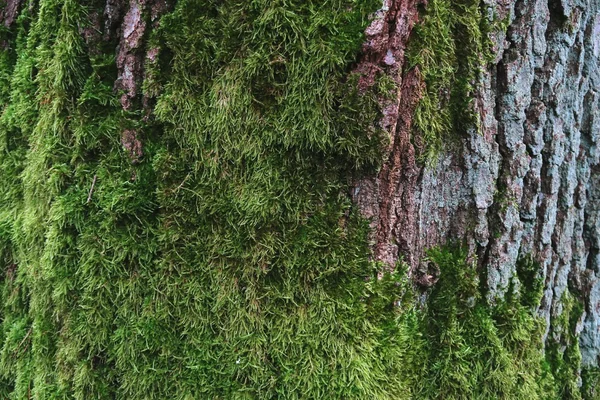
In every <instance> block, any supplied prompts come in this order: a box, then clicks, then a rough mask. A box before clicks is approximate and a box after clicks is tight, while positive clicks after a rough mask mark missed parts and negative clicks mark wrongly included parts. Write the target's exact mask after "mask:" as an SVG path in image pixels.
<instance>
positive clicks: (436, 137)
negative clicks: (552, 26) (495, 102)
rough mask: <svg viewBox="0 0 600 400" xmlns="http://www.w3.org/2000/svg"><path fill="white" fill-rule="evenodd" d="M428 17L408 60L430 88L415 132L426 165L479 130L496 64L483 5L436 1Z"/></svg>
mask: <svg viewBox="0 0 600 400" xmlns="http://www.w3.org/2000/svg"><path fill="white" fill-rule="evenodd" d="M422 16H423V20H422V23H421V24H419V25H418V26H417V27H416V28H415V32H414V34H413V37H412V39H411V42H410V44H409V51H408V58H409V65H410V66H411V67H413V68H414V67H418V68H419V70H420V72H421V74H422V76H423V80H424V81H425V84H426V90H425V93H424V95H423V97H422V99H421V100H420V102H419V104H418V106H417V109H416V111H415V117H414V125H413V126H414V129H416V130H417V131H418V132H419V134H420V135H421V136H422V138H423V146H424V147H423V148H422V154H421V157H422V159H423V160H429V161H432V160H435V159H436V157H437V155H438V154H439V153H440V152H441V151H442V149H443V148H444V146H447V144H448V143H449V142H452V139H454V138H456V137H460V135H462V134H463V133H464V132H465V131H466V130H467V129H470V128H476V129H478V127H479V117H478V115H477V112H476V110H475V108H474V104H473V98H474V97H475V89H476V85H477V83H478V81H479V77H480V73H481V70H482V68H484V67H485V64H486V63H487V62H488V60H489V58H490V53H491V44H490V40H489V38H488V31H489V25H490V24H489V22H488V21H487V19H486V17H485V16H484V14H483V12H482V9H481V2H480V1H479V0H431V1H429V2H428V3H427V6H426V8H425V10H424V12H423V13H422Z"/></svg>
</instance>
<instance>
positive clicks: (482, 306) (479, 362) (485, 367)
mask: <svg viewBox="0 0 600 400" xmlns="http://www.w3.org/2000/svg"><path fill="white" fill-rule="evenodd" d="M429 260H430V261H431V262H434V263H435V264H436V265H437V266H438V267H439V268H440V271H441V276H440V280H439V281H438V283H437V284H436V285H435V286H434V288H433V289H432V291H431V293H430V295H429V298H428V301H427V303H426V305H425V308H424V310H423V311H416V310H415V311H413V312H412V313H408V314H406V315H404V316H402V317H401V320H402V321H403V322H401V326H402V329H403V330H405V331H406V332H411V334H410V335H406V337H407V339H406V341H407V343H406V346H407V347H408V348H411V349H412V352H411V353H409V354H411V357H410V359H408V360H407V363H408V364H409V365H412V367H411V368H410V370H409V371H405V372H406V373H408V374H409V376H412V379H411V381H410V382H411V383H412V394H411V397H410V398H419V399H491V398H498V399H547V398H556V395H555V384H554V379H553V377H552V374H551V373H549V372H548V371H547V370H545V369H544V363H543V361H544V356H543V353H542V347H543V345H542V342H541V336H542V329H543V323H542V321H540V320H539V319H538V318H536V317H535V316H534V314H533V310H531V308H530V307H529V304H527V299H528V296H525V293H524V292H519V291H517V292H516V293H515V296H513V297H511V298H507V300H506V302H504V303H502V304H499V305H496V306H494V307H493V308H490V307H489V306H488V305H487V303H486V302H485V300H484V298H483V296H482V295H481V293H480V291H479V282H478V273H477V270H476V266H475V263H474V262H473V261H468V259H467V254H466V253H465V252H464V251H462V250H460V249H458V248H441V249H432V250H431V251H430V252H429ZM516 279H518V278H516V277H515V280H516ZM415 320H416V321H417V322H414V321H415ZM413 357H414V358H413Z"/></svg>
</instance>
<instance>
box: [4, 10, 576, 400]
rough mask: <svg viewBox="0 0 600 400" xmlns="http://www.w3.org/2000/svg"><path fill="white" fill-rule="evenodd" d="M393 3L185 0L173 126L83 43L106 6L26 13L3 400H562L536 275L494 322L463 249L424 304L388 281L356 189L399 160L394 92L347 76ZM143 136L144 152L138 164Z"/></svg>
mask: <svg viewBox="0 0 600 400" xmlns="http://www.w3.org/2000/svg"><path fill="white" fill-rule="evenodd" d="M440 4H441V3H440ZM457 4H458V3H457ZM379 6H380V2H379V1H358V0H355V1H351V0H335V1H326V2H322V1H306V0H277V1H273V0H270V1H266V0H264V1H263V0H257V1H251V2H248V1H241V0H236V1H228V2H217V1H209V0H181V1H179V2H178V3H177V7H176V8H175V10H173V12H172V13H170V14H168V15H167V16H166V17H164V18H163V19H162V20H161V24H160V26H161V27H160V28H159V29H157V30H155V31H154V32H153V33H152V35H151V36H150V37H149V38H148V40H149V42H150V43H149V46H150V47H156V48H157V49H158V50H159V53H158V59H157V61H156V62H155V63H153V64H152V67H151V68H150V69H149V70H148V75H147V80H146V82H145V84H144V90H145V94H146V95H148V96H149V97H152V98H153V99H155V100H156V110H155V112H153V113H152V114H151V115H142V114H143V113H142V112H141V111H140V110H134V111H129V112H125V111H123V110H122V108H121V105H120V104H119V101H118V99H117V96H118V95H117V94H115V93H114V92H113V83H114V80H115V78H116V68H115V65H114V55H113V54H111V52H112V51H113V50H111V49H112V48H114V46H112V45H113V44H114V43H113V44H110V43H109V44H105V45H102V46H100V47H98V49H99V50H98V51H99V52H100V54H97V53H95V52H94V54H90V51H89V48H88V44H86V43H85V41H84V40H83V38H82V37H81V35H80V29H81V28H82V27H86V26H87V27H89V25H90V23H91V22H90V20H89V15H91V14H92V13H93V12H99V13H102V12H103V7H104V4H103V2H98V1H93V2H77V1H74V0H40V1H39V2H32V3H31V7H25V8H24V10H25V11H23V13H22V15H21V16H20V17H19V24H18V27H17V28H15V29H16V30H15V31H11V32H10V38H9V39H10V40H11V43H14V46H15V47H14V49H15V52H14V53H13V54H12V55H11V54H8V56H7V58H5V59H3V60H2V61H1V62H0V70H1V71H0V85H2V86H1V87H0V93H2V94H3V95H5V96H8V97H3V100H2V101H3V102H2V103H1V107H2V116H1V117H0V151H1V152H2V157H0V199H1V201H2V204H3V207H2V209H1V210H0V260H2V262H3V264H4V265H3V266H4V268H3V270H4V273H3V275H2V304H3V308H2V329H1V332H0V339H1V341H2V349H1V352H0V375H1V378H2V381H1V382H0V396H2V397H3V398H12V399H22V398H37V399H64V398H75V399H90V398H93V399H171V398H173V399H192V398H194V399H196V398H200V399H204V398H206V399H269V398H285V399H301V398H309V399H402V398H407V399H408V398H419V399H427V398H432V399H433V398H446V399H449V398H468V399H473V398H481V399H489V398H511V399H512V398H515V399H518V398H527V399H534V398H542V397H543V396H544V394H546V393H555V392H553V390H554V391H556V390H558V389H556V388H557V386H556V383H554V382H555V381H554V380H553V379H554V378H553V377H552V373H551V371H550V372H549V370H548V369H544V368H545V367H544V365H546V366H547V364H544V363H543V362H542V359H543V357H542V355H541V348H542V345H541V343H540V340H541V334H540V329H541V324H540V322H539V321H538V320H537V319H536V318H535V317H534V316H533V314H532V308H534V303H536V302H537V301H538V299H539V293H538V291H539V288H538V286H537V284H535V283H534V284H532V283H531V281H530V274H531V273H532V271H533V267H531V268H530V267H527V266H525V267H524V268H523V269H522V271H523V273H522V274H521V275H519V276H518V277H517V278H515V279H521V280H523V282H522V283H521V285H515V287H516V288H520V289H518V290H516V291H517V292H518V291H519V290H521V292H522V294H521V295H518V296H514V298H512V297H511V298H510V299H509V300H507V302H506V303H505V304H502V305H498V306H497V307H496V308H494V309H489V308H488V307H487V306H486V305H485V303H484V302H483V301H482V296H481V294H480V293H479V283H478V271H477V270H476V268H475V264H474V263H473V262H470V261H468V260H467V257H466V254H465V253H464V252H463V251H462V250H460V249H451V248H446V249H434V250H431V251H430V253H429V261H431V262H433V263H435V264H437V265H438V266H439V267H440V270H441V271H442V276H441V278H440V281H439V282H438V284H437V285H436V286H435V287H434V288H433V289H432V291H431V293H429V297H428V300H427V302H426V304H425V305H424V308H421V307H417V306H416V304H418V301H416V300H415V297H414V296H416V294H415V293H414V292H413V290H412V286H411V284H410V282H409V281H407V278H406V273H405V270H403V269H402V268H401V267H402V266H400V267H399V268H398V269H397V270H396V272H394V273H387V274H384V275H383V276H382V277H381V279H378V274H379V271H380V270H381V266H379V265H377V264H374V263H373V262H372V261H371V260H370V249H369V243H368V237H369V227H368V223H367V221H364V220H363V219H362V218H361V217H360V216H359V215H358V212H357V211H356V210H355V209H354V207H353V206H352V204H351V202H350V200H349V198H348V196H347V195H346V193H347V191H348V189H349V181H350V179H349V178H350V177H352V176H353V175H357V174H360V173H363V172H364V171H365V170H369V169H375V168H376V167H377V164H378V162H379V159H380V158H381V155H380V153H379V152H380V151H381V147H382V143H383V140H384V139H383V137H382V132H381V131H379V130H378V129H377V128H374V126H376V124H375V121H377V120H378V118H379V115H378V114H379V110H378V108H377V101H376V99H377V97H378V96H382V95H384V94H385V93H388V92H389V91H390V90H389V88H390V84H391V82H390V81H389V80H386V78H385V77H380V78H379V80H378V85H377V88H376V89H374V91H373V92H370V93H368V94H360V93H358V91H357V90H356V81H355V79H356V77H355V76H352V75H349V73H348V71H350V70H351V64H352V62H353V61H354V60H355V58H356V54H357V52H358V51H359V49H360V45H361V43H362V41H363V40H364V38H363V36H362V32H363V31H364V28H365V26H366V24H367V23H368V14H369V13H370V12H372V11H373V10H375V9H376V8H377V7H379ZM437 6H438V5H434V6H432V7H437ZM457 7H458V6H452V10H453V11H452V12H453V13H457V12H458V11H457V10H459V8H457ZM468 10H471V8H468ZM469 15H471V14H469ZM444 18H449V17H448V16H446V17H444ZM465 18H466V17H465ZM461 21H462V22H460V24H459V25H460V29H459V28H456V29H458V30H459V31H461V32H462V30H466V31H469V30H468V29H467V28H469V29H470V25H468V24H467V22H466V21H467V20H464V21H463V20H461ZM469 21H470V20H469ZM427 26H429V25H427ZM457 26H458V25H457ZM423 29H427V28H423ZM453 29H454V28H453ZM456 29H455V31H456ZM453 32H454V31H453ZM457 32H458V31H457ZM469 32H470V31H469ZM455 33H456V32H455ZM455 33H453V34H455ZM452 51H455V50H452ZM456 51H458V50H456ZM441 54H443V53H441ZM437 58H438V55H436V56H435V60H437ZM435 60H434V61H433V64H436V63H437V62H438V61H439V60H437V61H435ZM433 64H432V65H433ZM461 68H462V67H461ZM465 68H466V67H465ZM432 70H435V68H433V69H432ZM444 71H445V72H443V74H442V75H443V76H444V79H446V78H447V77H448V76H449V75H448V74H449V72H448V71H447V70H446V69H444ZM434 75H435V74H434ZM426 76H429V75H426ZM432 76H433V75H431V76H430V78H427V79H426V80H427V82H428V85H429V86H428V87H432V85H431V83H430V82H431V80H430V79H433V78H431V77H432ZM460 90H463V89H460ZM465 90H466V89H465ZM429 91H430V89H428V92H429ZM457 93H458V92H457ZM444 118H445V117H444ZM125 129H129V130H135V131H136V132H137V134H138V135H139V138H140V140H141V141H142V143H143V151H144V155H143V157H142V158H141V159H140V160H139V162H138V163H132V162H131V159H130V157H129V155H128V153H127V151H126V150H125V149H124V148H123V146H122V144H121V135H122V132H123V131H124V130H125ZM533 293H535V295H534V294H533ZM569 371H570V370H569ZM566 375H568V376H570V372H569V373H567V374H566ZM547 397H550V398H552V396H550V395H548V396H547Z"/></svg>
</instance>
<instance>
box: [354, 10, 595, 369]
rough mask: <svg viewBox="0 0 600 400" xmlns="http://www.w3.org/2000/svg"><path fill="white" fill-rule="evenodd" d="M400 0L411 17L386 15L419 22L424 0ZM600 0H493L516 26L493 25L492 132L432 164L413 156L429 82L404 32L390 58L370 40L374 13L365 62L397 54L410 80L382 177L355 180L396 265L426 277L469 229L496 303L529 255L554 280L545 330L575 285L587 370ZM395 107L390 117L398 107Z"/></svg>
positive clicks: (486, 116) (379, 246) (381, 246)
mask: <svg viewBox="0 0 600 400" xmlns="http://www.w3.org/2000/svg"><path fill="white" fill-rule="evenodd" d="M403 4H404V6H403V7H405V9H404V10H403V12H404V14H403V15H402V16H398V15H396V16H395V17H394V16H393V14H391V13H392V12H393V10H395V9H396V8H397V7H398V6H396V5H391V6H390V7H389V8H390V9H389V10H388V11H386V12H387V13H389V14H387V15H388V16H389V18H392V19H393V18H395V19H396V21H397V22H396V25H395V26H396V27H404V28H403V29H405V30H408V31H410V29H411V27H412V24H411V23H408V22H406V21H414V19H415V18H416V14H415V11H414V7H415V4H414V3H411V2H403ZM411 4H412V5H411ZM599 6H600V3H598V2H597V1H595V0H588V1H583V0H582V1H578V0H562V1H560V0H518V1H489V0H488V1H486V2H485V7H486V8H487V11H488V12H489V15H490V16H493V17H491V18H493V19H495V20H500V21H506V22H507V23H508V29H507V30H506V31H505V32H504V31H502V30H500V31H497V32H495V35H494V37H493V41H494V52H495V61H494V65H493V66H492V67H491V68H489V69H488V70H487V71H485V72H484V74H483V77H482V80H481V82H480V84H481V86H480V87H481V88H480V94H479V96H480V98H479V99H478V101H477V104H478V112H479V114H480V116H481V120H482V128H483V129H482V132H477V130H476V129H473V130H471V131H469V132H465V133H464V136H463V138H462V139H461V142H462V149H461V150H462V151H460V152H459V153H456V152H454V151H448V152H447V153H445V154H442V155H441V156H440V158H439V160H438V162H437V163H434V165H432V166H426V165H425V166H419V165H418V164H417V163H415V159H414V148H413V146H412V144H411V140H410V139H409V137H410V135H411V134H412V135H413V139H412V142H414V141H415V137H414V136H418V133H415V132H411V129H410V127H411V117H410V115H411V111H412V110H414V102H415V99H418V93H419V90H420V89H419V86H418V85H416V84H415V83H414V79H415V73H414V71H407V68H406V67H405V65H404V61H403V54H402V53H401V52H395V49H402V48H404V46H406V42H405V41H406V40H407V37H408V36H407V35H402V34H401V35H400V36H399V38H398V41H399V42H400V43H397V42H394V43H393V45H388V47H387V49H390V50H387V52H388V53H390V54H392V55H393V57H392V56H390V57H386V58H382V57H381V54H382V53H384V52H383V51H382V50H381V49H380V48H379V47H377V48H375V47H374V46H370V43H373V42H374V39H373V38H372V37H373V33H374V32H386V31H385V29H383V28H380V25H382V22H381V18H380V19H377V20H375V21H374V22H373V24H372V25H371V27H370V28H369V29H368V30H367V34H368V35H369V40H370V41H369V43H368V44H367V45H366V46H365V49H364V50H365V52H367V53H368V54H367V55H365V56H364V59H365V60H366V61H363V62H365V63H367V64H369V63H372V58H373V57H374V56H373V55H372V54H375V55H379V58H378V60H381V61H379V62H380V63H383V64H386V61H387V60H393V65H394V67H393V68H390V70H392V71H402V73H401V75H402V76H405V78H404V81H403V82H402V84H401V87H402V90H401V91H400V94H399V96H398V101H397V103H396V105H395V108H394V106H390V108H389V109H386V111H387V110H390V111H389V115H387V114H386V116H385V117H384V120H383V123H382V124H383V126H384V128H386V129H388V131H389V132H390V133H392V138H393V145H392V146H391V149H390V152H389V158H388V160H387V161H386V162H385V164H384V166H383V168H382V169H381V171H380V172H379V174H378V176H376V177H372V178H371V179H365V180H363V181H361V182H358V183H357V184H356V187H355V190H354V199H355V201H356V202H357V203H358V204H359V206H360V208H361V209H362V211H363V214H364V215H365V216H367V217H369V218H371V220H372V221H373V222H372V225H373V227H375V229H376V237H375V240H376V242H375V245H374V249H375V256H376V258H377V259H379V260H382V261H384V262H385V263H386V264H388V265H389V266H390V267H393V266H394V264H395V263H396V261H397V260H398V259H399V258H400V257H403V258H404V260H405V261H407V262H408V263H409V265H410V266H411V267H412V271H413V273H415V275H416V276H415V278H416V279H417V280H419V279H420V280H423V279H424V277H425V278H426V277H427V266H426V265H422V264H423V263H422V260H423V254H424V250H425V249H427V248H429V247H432V246H435V245H439V244H442V243H446V242H447V241H449V240H450V241H456V240H462V239H463V238H464V239H466V242H467V243H468V247H469V249H470V251H471V252H472V254H473V255H476V256H477V259H478V262H479V265H480V267H481V268H485V271H483V272H484V276H486V277H487V288H488V299H489V301H490V302H495V301H496V300H497V299H499V298H502V297H503V296H504V295H505V293H506V291H507V290H508V288H509V282H510V279H511V277H512V276H513V275H514V274H515V273H516V265H517V261H518V260H519V259H520V258H522V257H526V256H532V257H533V259H534V260H536V261H537V262H539V263H540V266H541V269H540V274H542V275H543V278H544V280H545V285H546V286H545V287H546V289H545V293H544V298H543V300H542V306H541V308H540V310H539V313H540V314H541V315H542V316H543V317H544V318H545V319H546V321H547V322H548V326H549V327H550V326H551V319H552V318H553V317H557V316H558V315H559V314H560V313H561V311H562V302H561V298H562V296H563V293H565V291H566V290H567V289H569V288H570V289H571V291H573V292H576V293H578V294H579V296H580V297H581V300H582V301H583V302H584V305H585V312H584V314H583V316H582V319H581V321H580V324H579V329H580V347H581V351H582V357H583V364H584V365H587V366H590V365H597V362H598V356H599V354H600V280H599V278H600V254H599V249H600V220H599V209H600V203H599V201H600V187H599V184H600V176H599V172H600V167H599V166H598V162H599V159H600V152H599V150H598V141H599V133H598V132H599V128H600V126H599V123H600V119H599V114H598V101H599V95H598V89H597V88H598V87H599V84H600V76H599V72H598V61H599V58H598V57H599V55H600V36H599V35H600V13H599ZM382 13H383V11H382ZM388 24H389V25H390V26H392V25H394V23H388ZM378 34H381V33H378ZM369 46H370V47H369ZM384 54H387V53H384ZM369 65H370V64H369ZM417 75H418V74H417ZM396 115H398V118H397V120H398V123H397V125H394V123H393V122H389V121H388V117H389V119H391V120H394V119H395V116H396ZM416 140H418V138H416ZM425 280H426V279H425ZM426 281H427V280H426ZM425 283H427V282H425ZM555 334H558V333H556V332H555Z"/></svg>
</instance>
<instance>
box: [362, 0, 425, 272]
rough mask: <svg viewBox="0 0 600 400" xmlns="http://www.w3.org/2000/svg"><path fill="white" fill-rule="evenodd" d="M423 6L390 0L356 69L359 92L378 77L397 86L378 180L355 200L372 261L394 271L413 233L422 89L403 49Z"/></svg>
mask: <svg viewBox="0 0 600 400" xmlns="http://www.w3.org/2000/svg"><path fill="white" fill-rule="evenodd" d="M422 3H423V2H422V1H419V0H414V1H404V2H403V1H394V0H388V1H386V2H385V3H384V7H383V8H382V9H381V10H379V11H378V13H377V15H376V18H375V19H374V21H373V22H372V23H371V25H370V26H369V28H368V29H367V30H366V34H367V42H366V44H365V45H364V47H363V56H362V58H361V60H360V63H359V64H358V66H357V68H356V70H355V71H356V72H358V73H360V74H361V79H360V85H361V87H362V88H366V87H370V86H372V85H374V84H375V79H376V76H377V74H378V73H381V72H384V73H386V74H387V75H388V76H390V77H391V78H392V79H393V80H394V81H395V82H396V86H397V92H396V93H395V95H394V96H391V97H392V99H393V100H382V109H383V112H384V116H383V120H382V121H381V127H382V128H383V129H384V130H385V131H386V132H388V133H389V135H390V137H391V140H390V147H389V148H388V149H387V152H386V154H387V156H386V157H387V158H388V159H387V161H386V163H385V164H384V166H383V168H382V169H381V171H380V173H379V175H378V176H377V177H373V178H367V179H363V180H361V181H359V182H357V183H356V185H355V189H354V191H353V196H354V200H355V201H356V202H357V203H358V205H359V207H360V209H361V211H362V213H363V214H364V215H365V216H367V217H368V218H371V221H372V224H371V226H372V228H373V231H374V234H375V238H374V240H375V242H376V245H375V258H376V259H377V260H379V261H382V262H384V263H385V264H386V265H388V267H390V268H393V267H394V265H395V263H396V261H397V260H398V256H399V250H398V249H399V247H400V248H401V249H402V250H403V251H404V252H405V253H406V250H407V249H408V248H410V246H411V245H412V238H413V237H414V235H415V232H414V231H413V230H412V229H411V227H412V224H411V221H412V219H414V218H416V214H415V212H414V205H415V199H414V196H413V194H414V193H415V191H414V184H415V183H416V181H417V177H418V175H419V173H420V168H419V167H418V166H417V164H416V160H415V150H414V147H413V145H412V143H411V127H412V118H413V115H414V111H415V108H416V105H417V104H418V101H419V99H420V96H421V93H422V90H423V85H422V82H421V76H420V74H419V72H418V70H412V71H405V62H406V57H405V50H406V46H407V43H408V39H409V37H410V34H411V32H412V29H413V27H414V26H415V24H416V23H417V21H418V10H417V6H418V5H419V4H422Z"/></svg>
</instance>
